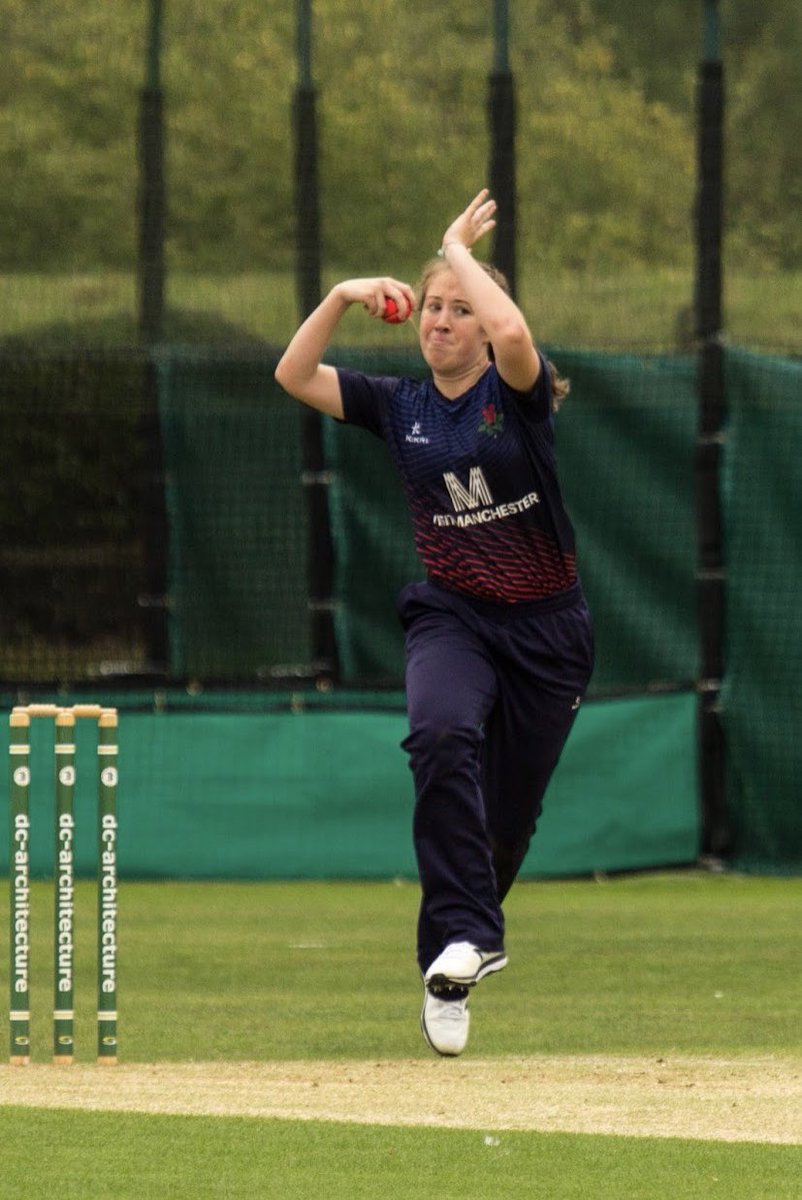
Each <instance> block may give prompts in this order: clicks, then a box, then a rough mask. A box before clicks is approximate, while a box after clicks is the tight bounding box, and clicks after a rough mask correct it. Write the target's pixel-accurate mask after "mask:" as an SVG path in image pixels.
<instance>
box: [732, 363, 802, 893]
mask: <svg viewBox="0 0 802 1200" xmlns="http://www.w3.org/2000/svg"><path fill="white" fill-rule="evenodd" d="M727 394H728V400H729V408H730V422H729V430H728V440H727V452H726V474H725V479H724V511H725V516H726V559H727V651H726V657H727V671H726V679H725V686H724V690H723V695H722V700H723V722H724V728H725V732H726V737H727V748H728V753H727V797H728V809H729V812H730V816H731V818H732V821H733V825H734V834H735V854H736V861H737V862H738V863H739V865H741V866H743V867H746V868H749V869H753V870H771V869H774V870H777V869H780V870H782V869H785V870H796V871H798V870H801V869H802V806H801V805H800V796H802V740H801V739H800V737H799V726H798V718H799V713H800V699H799V695H800V691H799V689H800V679H802V607H800V601H799V595H800V588H802V516H800V496H802V362H799V361H792V360H787V359H786V360H783V359H772V358H766V357H759V356H757V355H750V354H748V353H745V352H743V351H730V352H729V353H728V355H727Z"/></svg>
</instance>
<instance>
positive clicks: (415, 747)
mask: <svg viewBox="0 0 802 1200" xmlns="http://www.w3.org/2000/svg"><path fill="white" fill-rule="evenodd" d="M480 741H481V737H480V733H479V731H478V730H476V729H471V728H470V727H468V726H465V725H460V724H458V723H456V722H448V721H442V720H428V721H420V722H416V723H415V724H414V725H413V727H412V729H411V731H410V733H409V736H408V737H407V738H405V740H404V742H403V746H404V749H405V750H406V751H407V753H408V755H409V764H410V766H411V768H412V770H413V771H416V772H417V771H420V770H426V772H427V773H428V774H433V775H435V776H439V775H444V774H446V773H447V772H452V771H454V770H455V769H458V768H459V766H460V765H462V764H463V763H465V762H467V761H470V760H473V759H475V757H476V755H477V754H478V749H479V743H480Z"/></svg>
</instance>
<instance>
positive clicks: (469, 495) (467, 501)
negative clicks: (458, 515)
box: [443, 467, 493, 512]
mask: <svg viewBox="0 0 802 1200" xmlns="http://www.w3.org/2000/svg"><path fill="white" fill-rule="evenodd" d="M443 479H444V480H445V485H446V487H447V488H448V494H449V496H450V497H451V503H452V504H453V505H454V511H455V512H464V511H465V509H466V508H478V507H479V505H480V504H492V503H493V497H492V496H491V494H490V488H489V487H488V486H487V480H486V479H485V477H484V475H483V474H482V468H481V467H471V471H470V475H469V476H468V487H467V488H465V487H463V485H462V484H461V483H460V481H459V480H458V479H457V477H456V475H455V474H454V472H453V471H448V472H446V474H445V475H444V476H443Z"/></svg>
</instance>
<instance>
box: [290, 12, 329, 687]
mask: <svg viewBox="0 0 802 1200" xmlns="http://www.w3.org/2000/svg"><path fill="white" fill-rule="evenodd" d="M311 26H312V17H311V6H310V0H299V3H298V78H299V82H298V87H297V89H296V92H295V101H294V106H293V129H294V135H295V217H296V247H297V252H296V291H297V296H298V307H299V310H300V316H301V318H302V319H303V318H305V317H307V316H309V314H310V313H311V312H312V311H313V310H314V309H315V308H316V307H317V305H318V304H319V303H320V298H321V268H320V263H321V246H320V195H319V184H318V136H317V96H316V92H315V88H314V86H313V84H312V71H311V57H312V51H311V47H312V31H311ZM302 479H303V483H304V486H305V488H306V496H307V514H308V519H309V548H308V560H307V562H308V577H309V608H310V620H311V638H312V654H313V656H314V665H313V670H314V673H315V676H316V678H317V681H318V683H319V685H321V686H325V685H326V684H327V683H328V682H330V681H332V680H334V679H335V678H336V677H337V648H336V637H335V627H334V599H333V591H334V550H333V542H332V537H331V524H330V520H329V504H328V487H329V484H330V477H329V473H328V471H327V470H326V460H325V454H324V449H323V419H322V417H321V416H320V414H319V413H317V412H315V411H314V410H313V409H311V408H310V409H308V410H307V411H306V412H305V413H304V419H303V476H302Z"/></svg>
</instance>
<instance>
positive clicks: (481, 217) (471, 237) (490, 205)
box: [443, 188, 497, 250]
mask: <svg viewBox="0 0 802 1200" xmlns="http://www.w3.org/2000/svg"><path fill="white" fill-rule="evenodd" d="M496 207H497V205H496V202H495V200H494V199H493V198H492V197H491V196H490V193H489V191H488V189H487V188H482V190H481V192H479V193H478V195H476V196H474V198H473V200H471V202H470V204H469V205H468V207H467V208H466V209H465V211H464V212H461V213H460V215H459V216H458V217H457V218H456V219H455V220H454V221H452V222H451V224H450V225H449V227H448V229H447V230H446V231H445V233H444V234H443V249H445V247H446V246H448V245H449V243H451V242H458V243H459V244H460V245H461V246H465V247H466V248H467V249H468V250H470V248H471V246H473V245H474V244H475V243H476V242H478V241H479V239H480V238H482V237H484V236H485V234H486V233H489V232H490V230H491V229H493V228H494V227H495V224H496V222H495V212H496Z"/></svg>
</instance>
